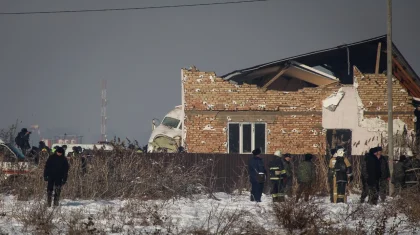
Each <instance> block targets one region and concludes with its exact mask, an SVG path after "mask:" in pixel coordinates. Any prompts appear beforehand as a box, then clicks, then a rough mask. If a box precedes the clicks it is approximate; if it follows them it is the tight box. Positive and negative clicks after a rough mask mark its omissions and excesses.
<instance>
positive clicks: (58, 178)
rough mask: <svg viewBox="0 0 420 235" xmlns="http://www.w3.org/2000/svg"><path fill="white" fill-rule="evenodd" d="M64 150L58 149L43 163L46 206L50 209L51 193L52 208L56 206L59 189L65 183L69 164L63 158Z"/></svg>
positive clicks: (58, 198)
mask: <svg viewBox="0 0 420 235" xmlns="http://www.w3.org/2000/svg"><path fill="white" fill-rule="evenodd" d="M64 152H65V151H64V149H63V148H61V147H59V148H57V151H55V153H54V154H53V155H51V156H50V157H49V158H48V160H47V162H46V163H45V169H44V180H45V181H47V182H48V186H47V204H48V206H49V207H50V206H51V202H52V193H53V191H54V206H58V201H59V200H60V193H61V188H62V186H63V185H64V184H66V182H67V175H68V172H69V163H68V161H67V158H66V157H65V156H64Z"/></svg>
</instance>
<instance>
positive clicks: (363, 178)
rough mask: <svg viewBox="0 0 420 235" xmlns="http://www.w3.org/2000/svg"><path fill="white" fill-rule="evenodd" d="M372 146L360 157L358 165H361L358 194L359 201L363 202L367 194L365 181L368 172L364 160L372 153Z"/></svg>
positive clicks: (367, 188)
mask: <svg viewBox="0 0 420 235" xmlns="http://www.w3.org/2000/svg"><path fill="white" fill-rule="evenodd" d="M372 151H373V148H371V149H369V152H368V153H366V154H365V156H363V157H362V159H361V161H360V165H361V174H360V177H361V182H362V194H361V195H360V203H364V202H365V200H366V198H367V196H368V194H369V186H368V183H367V180H368V173H367V168H366V162H367V160H368V158H369V156H372V155H373V152H372Z"/></svg>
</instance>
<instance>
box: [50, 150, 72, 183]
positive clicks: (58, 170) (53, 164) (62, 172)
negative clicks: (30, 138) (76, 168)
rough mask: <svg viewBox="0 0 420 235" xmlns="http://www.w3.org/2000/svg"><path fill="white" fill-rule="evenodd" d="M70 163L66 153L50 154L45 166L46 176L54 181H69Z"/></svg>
mask: <svg viewBox="0 0 420 235" xmlns="http://www.w3.org/2000/svg"><path fill="white" fill-rule="evenodd" d="M69 168H70V167H69V163H68V161H67V158H66V157H65V156H64V155H61V156H58V155H57V154H53V155H50V156H49V157H48V160H47V162H46V163H45V168H44V178H48V180H54V181H62V182H66V181H67V176H68V172H69Z"/></svg>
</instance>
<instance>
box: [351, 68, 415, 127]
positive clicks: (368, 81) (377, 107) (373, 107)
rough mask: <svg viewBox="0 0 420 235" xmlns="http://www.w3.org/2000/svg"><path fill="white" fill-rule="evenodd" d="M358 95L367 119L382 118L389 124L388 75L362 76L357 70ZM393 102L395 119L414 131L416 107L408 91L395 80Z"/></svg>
mask: <svg viewBox="0 0 420 235" xmlns="http://www.w3.org/2000/svg"><path fill="white" fill-rule="evenodd" d="M354 74H355V77H354V78H355V79H356V80H357V82H358V88H357V90H358V93H359V96H360V98H361V100H362V103H363V106H364V108H365V114H364V117H365V118H381V119H382V120H384V121H385V122H388V104H387V100H388V97H387V96H388V93H387V86H388V83H387V76H386V74H362V73H361V72H360V71H358V70H357V69H355V73H354ZM392 85H393V86H392V90H393V91H392V102H393V116H394V119H401V120H402V121H403V122H404V123H406V124H407V129H408V130H412V129H414V124H415V123H414V120H413V118H414V107H413V105H412V97H411V96H410V95H409V94H408V92H407V89H405V88H404V87H403V86H401V84H400V82H399V81H398V80H397V79H395V78H394V80H393V84H392Z"/></svg>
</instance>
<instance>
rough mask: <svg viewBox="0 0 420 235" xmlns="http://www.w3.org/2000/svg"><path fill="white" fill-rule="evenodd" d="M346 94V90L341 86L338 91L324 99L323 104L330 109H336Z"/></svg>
mask: <svg viewBox="0 0 420 235" xmlns="http://www.w3.org/2000/svg"><path fill="white" fill-rule="evenodd" d="M344 95H345V92H344V91H343V88H340V89H339V90H338V91H337V92H334V93H333V94H332V95H330V96H328V97H327V98H326V99H325V100H323V101H322V106H323V107H324V108H326V109H328V110H330V111H335V109H336V108H337V106H338V104H339V103H340V101H341V100H342V99H343V97H344Z"/></svg>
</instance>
